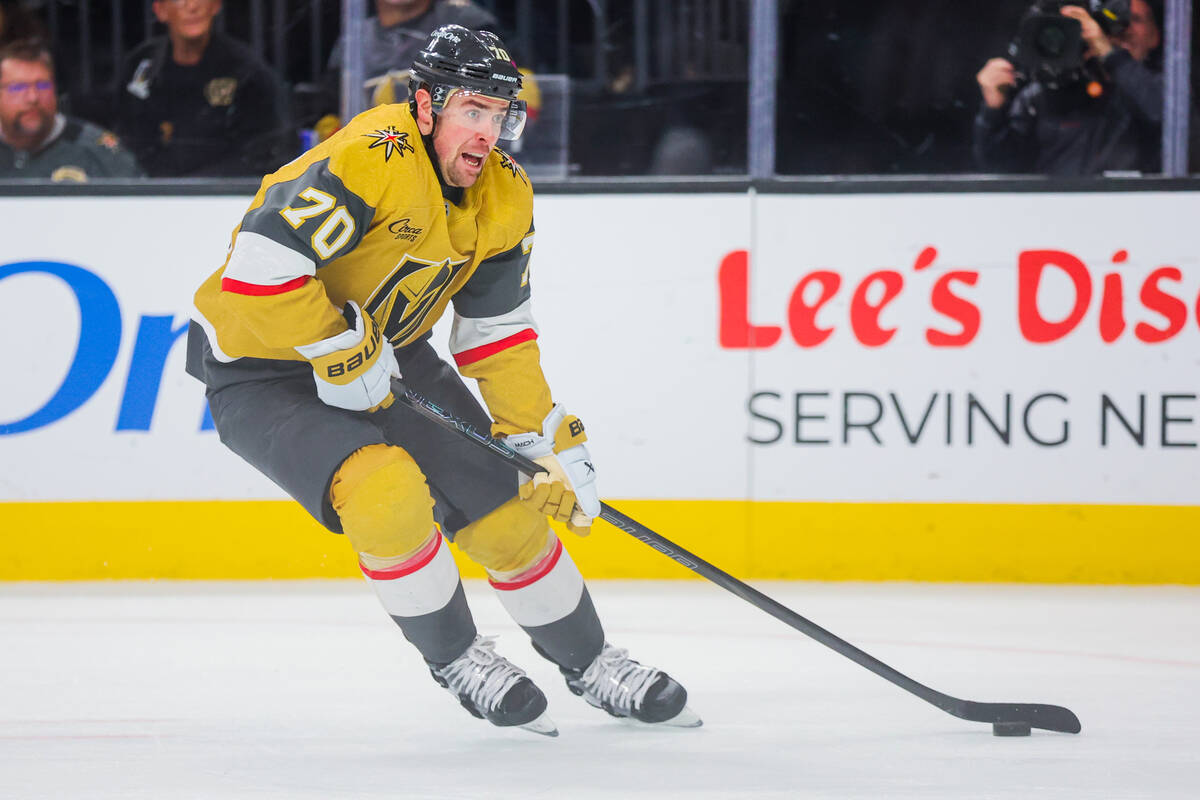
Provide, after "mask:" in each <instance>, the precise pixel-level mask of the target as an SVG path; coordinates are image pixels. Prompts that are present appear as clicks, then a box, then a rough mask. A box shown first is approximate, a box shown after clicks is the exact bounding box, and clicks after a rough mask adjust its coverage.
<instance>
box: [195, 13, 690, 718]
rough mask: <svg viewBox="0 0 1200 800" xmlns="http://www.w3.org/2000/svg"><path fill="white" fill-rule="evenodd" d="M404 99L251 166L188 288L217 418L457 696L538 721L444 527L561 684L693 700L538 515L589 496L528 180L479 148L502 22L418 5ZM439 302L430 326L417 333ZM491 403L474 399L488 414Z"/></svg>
mask: <svg viewBox="0 0 1200 800" xmlns="http://www.w3.org/2000/svg"><path fill="white" fill-rule="evenodd" d="M412 76H413V77H412V82H413V86H412V89H413V99H412V100H411V101H410V102H409V103H407V104H401V105H384V106H379V107H377V108H374V109H372V110H370V111H367V112H365V113H363V114H361V115H359V116H358V117H356V118H355V119H353V120H352V121H351V122H350V124H349V125H347V126H346V127H345V128H344V129H342V130H341V131H340V132H338V133H337V134H336V135H335V136H333V137H332V138H330V139H329V140H328V141H326V142H324V143H322V144H320V145H319V146H317V147H315V148H313V149H312V150H310V151H309V152H307V153H305V154H304V155H303V156H301V157H300V158H298V159H297V160H295V161H293V162H292V163H290V164H287V165H286V166H284V167H282V168H281V169H279V170H278V171H276V172H274V173H272V174H271V175H268V176H267V177H266V178H265V179H264V180H263V182H262V186H261V188H260V189H259V191H258V194H257V195H256V196H255V198H254V201H253V203H252V204H251V205H250V209H249V211H248V212H247V213H246V215H245V217H244V218H243V219H242V222H241V225H240V226H239V227H238V228H237V229H236V230H235V231H234V234H233V242H232V244H231V246H230V250H229V253H228V256H227V258H226V260H225V263H224V265H223V266H222V267H221V268H220V269H218V270H217V271H216V272H215V273H214V274H213V275H212V276H211V277H209V279H208V280H207V281H205V283H204V284H203V285H202V286H201V287H200V289H199V290H198V291H197V293H196V298H195V301H196V309H197V311H198V314H197V317H196V320H195V321H194V322H193V324H192V325H191V327H190V330H189V336H188V371H189V372H190V373H191V374H192V375H194V376H196V377H197V378H199V379H200V380H202V381H203V382H204V383H205V384H206V385H207V395H208V401H209V406H210V408H211V411H212V416H213V420H214V422H215V424H216V428H217V431H218V433H219V434H220V437H221V441H222V442H224V443H225V444H226V445H228V446H229V447H230V449H232V450H233V451H234V452H236V453H237V454H238V455H240V456H241V457H242V458H244V459H246V460H247V461H248V462H249V463H251V464H252V465H254V466H255V467H256V468H258V469H259V470H260V471H262V472H263V473H264V474H266V475H267V476H268V477H270V478H271V479H272V480H273V481H275V482H276V483H277V484H279V485H280V486H281V487H282V488H283V489H285V490H286V491H287V492H288V493H289V494H290V495H291V496H292V497H293V498H295V499H296V500H297V501H298V502H300V503H301V504H302V505H303V506H304V508H305V509H306V510H308V512H309V513H310V514H312V515H313V516H314V517H315V518H316V519H317V520H318V521H320V522H321V523H322V524H323V525H325V526H326V527H327V528H329V529H330V530H332V531H334V532H341V533H344V534H345V535H346V537H347V539H349V542H350V544H351V545H352V546H353V547H354V549H355V551H356V552H357V554H358V558H359V563H360V565H361V568H362V572H363V574H364V575H365V576H366V579H367V581H368V582H369V583H370V584H371V586H372V587H373V588H374V589H375V591H376V593H377V595H378V597H379V599H380V601H381V602H382V604H383V606H384V608H385V610H386V611H387V612H388V614H389V615H391V617H392V618H393V619H394V620H395V621H396V623H397V624H398V625H399V626H400V629H401V631H402V632H403V634H404V636H405V637H406V638H407V639H408V640H409V641H410V642H411V643H412V644H413V645H415V646H416V648H417V649H418V650H419V651H420V653H421V655H422V657H423V658H424V659H425V661H426V663H427V664H428V665H429V669H430V671H431V672H432V674H433V677H434V680H435V681H437V683H439V684H440V685H442V686H444V687H445V688H447V689H448V690H449V691H450V692H451V693H452V694H454V695H455V696H456V697H457V698H458V699H459V701H460V702H461V703H462V705H463V706H464V707H466V709H467V710H468V711H470V712H471V713H472V714H474V715H475V716H478V717H482V718H484V719H487V720H488V721H490V722H492V723H493V724H495V725H500V726H513V725H517V726H521V727H525V728H528V729H530V730H533V731H536V732H538V733H545V734H549V735H555V734H556V733H557V730H556V729H555V727H554V724H553V723H552V722H550V721H549V719H548V718H547V717H546V715H545V709H546V697H545V695H544V694H543V693H542V691H541V690H540V689H539V688H538V687H537V686H536V685H535V684H534V683H533V682H532V681H531V680H530V679H529V678H528V677H526V675H525V673H524V672H523V671H522V670H520V669H518V668H517V667H516V666H514V665H513V664H511V663H510V662H509V661H508V660H507V659H505V658H503V657H502V656H500V655H498V654H497V653H496V652H495V642H494V637H481V636H479V635H478V633H477V632H476V629H475V624H474V622H473V621H472V617H471V612H470V610H469V608H468V607H467V602H466V598H465V596H464V594H463V589H462V584H461V581H460V578H459V574H458V571H457V569H456V567H455V563H454V560H453V559H452V558H451V556H450V554H449V552H448V549H447V544H446V542H445V541H444V540H451V541H453V542H454V544H455V545H457V546H458V548H459V549H460V550H462V551H463V552H465V553H466V554H467V555H468V556H469V557H470V558H471V559H473V560H474V561H476V562H477V563H479V564H481V565H483V566H484V567H485V568H486V570H487V573H488V575H489V576H490V582H491V584H492V586H493V587H495V589H496V590H497V592H498V594H499V596H500V600H501V602H502V603H503V605H504V607H505V608H506V609H507V610H508V612H509V613H510V614H511V615H512V617H513V619H514V620H516V622H517V623H518V624H520V625H521V627H522V628H523V629H524V630H525V631H526V632H527V633H528V634H529V636H530V638H531V639H532V641H533V646H534V648H535V649H536V650H537V652H539V653H540V654H541V655H543V656H544V657H546V658H547V659H549V660H550V661H552V662H553V663H554V664H556V665H557V666H558V668H559V670H560V671H561V672H562V674H563V675H564V676H565V678H566V682H567V685H568V686H569V687H570V689H571V691H572V692H574V693H575V694H577V695H582V696H583V697H584V698H585V699H586V700H587V701H588V702H589V703H591V704H592V705H594V706H597V707H600V708H603V709H605V710H606V711H608V712H609V713H610V714H612V715H614V716H617V717H628V718H632V719H635V720H640V721H642V722H646V723H663V724H670V725H679V726H694V725H699V724H700V719H699V717H697V716H696V715H695V713H693V712H692V711H691V710H690V709H689V708H687V692H686V691H685V690H684V688H683V687H682V686H681V685H680V684H679V683H678V682H677V681H675V680H673V679H672V678H671V677H670V676H668V675H667V674H666V673H665V672H662V671H660V670H657V669H654V668H652V667H649V666H645V665H642V664H640V663H638V662H637V661H634V660H632V659H631V658H629V656H628V654H627V652H626V651H625V650H621V649H618V648H615V647H613V646H611V645H609V644H608V643H607V642H606V641H605V636H604V631H603V628H602V627H601V624H600V620H599V618H598V617H597V615H596V611H595V609H594V607H593V605H592V600H591V597H590V595H589V593H588V590H587V588H586V586H585V585H584V582H583V577H582V575H580V573H579V570H578V569H577V568H576V566H575V564H574V563H573V562H572V561H571V557H570V556H569V555H568V554H567V552H566V551H565V549H564V548H563V545H562V542H561V541H559V540H558V538H557V537H556V536H555V535H554V534H553V532H552V531H551V529H550V527H549V524H548V521H547V517H548V516H550V517H553V518H555V519H557V520H559V521H561V522H565V523H566V524H567V526H568V527H569V528H570V529H571V530H572V531H573V532H575V533H578V534H586V533H587V532H588V530H589V527H590V525H591V522H592V519H593V518H594V517H595V516H596V515H597V514H598V513H599V507H600V503H599V499H598V496H597V493H596V485H595V480H594V471H593V469H592V464H591V458H590V456H589V455H588V451H587V445H586V444H585V442H586V440H587V437H586V435H585V434H584V430H583V425H582V424H580V422H579V420H578V419H577V418H575V417H574V416H572V415H570V414H568V413H567V412H566V411H565V409H564V408H563V406H561V405H559V404H556V403H554V402H553V401H552V400H551V395H550V389H549V388H548V386H547V385H546V380H545V378H544V377H543V374H542V370H541V367H540V364H539V352H538V346H537V342H536V339H537V333H536V327H535V326H534V322H533V318H532V316H531V314H530V280H529V257H530V250H531V247H532V244H533V222H532V201H533V198H532V192H531V189H530V185H529V180H528V178H527V177H526V175H525V173H524V171H523V170H522V169H521V167H520V166H518V165H517V164H516V163H515V162H514V161H513V160H512V159H511V158H509V157H508V156H507V155H506V154H505V153H504V152H502V151H500V150H498V149H496V148H495V144H496V141H497V139H498V138H500V137H501V135H502V134H504V135H505V136H506V137H507V138H515V136H517V135H519V134H520V131H521V128H522V127H523V124H524V107H523V104H522V103H521V102H520V101H518V100H516V97H517V93H518V92H519V91H520V88H521V76H520V73H519V72H518V71H517V68H516V66H515V65H514V64H513V63H512V61H511V59H510V58H509V57H508V54H507V53H506V52H505V50H504V45H503V44H502V42H501V41H500V39H499V38H498V37H496V36H495V35H493V34H490V33H486V32H482V31H471V30H469V29H467V28H464V27H461V26H457V25H446V26H442V27H440V28H438V29H436V30H435V31H434V32H433V34H432V35H431V37H430V38H429V40H428V43H427V44H426V46H425V49H424V50H422V51H421V53H420V54H419V55H418V56H417V58H416V60H415V62H414V64H413V66H412ZM451 303H452V304H453V306H454V312H453V313H454V324H453V329H452V333H451V337H450V350H451V352H452V354H453V356H454V360H455V362H456V363H457V365H458V371H459V373H461V375H463V376H465V377H469V378H474V379H476V380H477V381H478V382H479V390H480V393H481V395H482V396H483V399H484V401H485V403H486V405H487V408H488V412H489V413H485V412H484V411H483V409H482V408H481V407H480V406H479V404H478V403H477V402H476V401H475V400H474V399H473V396H472V395H471V393H470V392H469V391H468V390H467V388H466V386H465V385H464V384H463V381H462V379H461V378H460V377H459V376H458V375H457V374H455V372H454V370H453V369H452V368H451V367H450V366H449V365H448V364H446V363H445V362H443V361H442V360H440V359H439V358H438V356H437V355H436V354H435V352H434V350H433V348H432V347H431V346H430V344H429V342H428V339H429V335H430V329H431V328H432V326H433V324H434V322H435V321H436V320H437V319H438V318H439V317H440V316H441V315H442V313H443V312H444V311H445V310H446V307H447V305H448V304H451ZM394 376H403V380H404V382H405V384H407V385H409V386H411V387H413V388H414V389H416V390H417V391H419V392H420V393H421V394H423V395H425V396H427V397H430V398H432V399H433V400H434V401H435V402H437V403H438V404H439V405H441V406H443V407H444V408H447V409H448V410H450V411H452V412H453V413H454V414H456V415H458V416H459V417H462V418H466V419H467V420H469V421H470V422H471V423H472V424H474V425H478V426H487V425H489V424H490V425H491V430H492V432H493V434H494V435H497V436H505V437H507V441H508V443H509V444H510V445H512V446H514V447H516V448H518V449H519V450H520V451H521V452H523V453H524V454H526V455H527V456H529V457H530V458H533V459H535V460H537V461H538V463H539V464H541V465H543V466H544V467H546V469H547V470H548V471H549V475H548V476H547V474H546V473H543V474H541V475H539V476H538V478H536V479H535V480H533V481H529V482H525V483H523V484H521V485H520V486H518V478H517V476H516V474H515V473H514V472H506V471H504V470H503V469H501V470H497V469H496V468H495V466H494V465H493V461H492V459H491V457H490V456H489V455H488V454H486V453H482V452H479V451H477V449H476V448H475V447H473V446H472V445H471V443H469V442H466V441H464V440H462V439H460V438H458V437H455V436H453V435H451V434H448V433H446V432H445V431H443V430H442V429H440V428H437V427H436V426H432V425H430V424H429V423H428V421H426V420H423V419H421V418H420V417H419V416H417V415H416V413H415V412H412V411H411V410H409V409H408V408H407V407H404V406H403V405H402V404H399V403H397V404H394V405H393V396H392V394H391V391H392V389H391V386H392V383H391V380H392V378H393V377H394ZM489 415H490V416H489Z"/></svg>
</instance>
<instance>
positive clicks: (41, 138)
mask: <svg viewBox="0 0 1200 800" xmlns="http://www.w3.org/2000/svg"><path fill="white" fill-rule="evenodd" d="M141 174H142V172H141V170H140V169H138V165H137V162H136V161H134V159H133V156H131V155H130V154H129V153H127V152H126V151H125V150H123V149H121V146H120V144H119V143H118V142H117V137H116V136H114V135H113V134H111V133H109V132H108V131H106V130H102V129H101V128H98V127H97V126H95V125H93V124H92V123H90V122H85V121H84V120H81V119H76V118H74V117H68V116H66V115H64V114H61V113H59V111H58V92H57V87H56V85H55V81H54V60H53V59H52V58H51V56H50V50H49V49H48V48H47V47H46V46H45V45H44V44H42V43H41V42H38V41H34V40H30V41H18V42H11V43H9V44H7V45H4V46H3V47H0V178H43V179H49V180H52V181H57V182H70V183H85V182H87V181H88V180H89V179H91V178H137V177H140V176H141Z"/></svg>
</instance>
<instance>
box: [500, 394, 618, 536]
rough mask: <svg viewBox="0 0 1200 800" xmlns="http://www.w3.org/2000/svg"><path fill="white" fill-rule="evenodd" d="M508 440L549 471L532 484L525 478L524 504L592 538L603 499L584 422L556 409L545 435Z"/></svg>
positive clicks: (549, 417) (544, 428)
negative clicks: (598, 486)
mask: <svg viewBox="0 0 1200 800" xmlns="http://www.w3.org/2000/svg"><path fill="white" fill-rule="evenodd" d="M504 441H505V443H506V444H507V445H508V446H509V447H511V448H513V449H514V450H516V451H517V452H518V453H520V454H521V455H523V456H525V457H526V458H530V459H533V460H534V461H535V462H537V463H538V464H540V465H541V466H543V467H545V468H546V470H547V472H539V473H538V474H537V475H535V476H534V477H533V480H529V479H528V478H524V477H523V478H522V483H521V488H520V495H519V496H520V498H521V500H522V501H523V502H524V503H526V504H527V505H530V506H532V507H534V508H536V509H537V510H538V511H540V512H541V513H543V514H546V515H547V516H549V517H552V518H553V519H556V520H558V521H559V522H564V523H566V525H567V529H568V530H570V531H571V532H572V533H575V534H578V535H579V536H587V535H588V534H589V533H590V532H591V528H592V520H593V519H595V518H596V517H598V516H599V515H600V496H599V494H597V492H596V470H595V469H594V468H593V467H592V457H591V455H589V454H588V451H587V447H585V446H584V444H583V443H584V442H586V441H587V435H586V434H585V433H584V432H583V423H582V422H580V421H579V419H578V418H577V417H574V416H567V412H566V410H565V409H563V407H562V406H560V405H556V406H554V408H553V409H551V411H550V413H549V414H548V415H547V416H546V419H545V421H543V422H542V432H541V433H540V434H539V433H532V432H531V433H518V434H514V435H512V436H509V437H508V438H506V439H505V440H504Z"/></svg>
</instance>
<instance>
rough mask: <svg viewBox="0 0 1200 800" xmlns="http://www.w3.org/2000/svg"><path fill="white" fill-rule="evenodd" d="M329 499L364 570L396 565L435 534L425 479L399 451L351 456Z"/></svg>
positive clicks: (379, 447)
mask: <svg viewBox="0 0 1200 800" xmlns="http://www.w3.org/2000/svg"><path fill="white" fill-rule="evenodd" d="M329 499H330V502H331V503H332V504H333V509H334V510H335V511H336V512H337V514H338V516H339V517H340V518H341V520H342V530H343V531H344V532H345V534H346V538H348V539H349V540H350V544H351V545H352V546H353V547H354V551H355V552H356V553H358V554H359V556H360V557H361V558H362V559H363V563H364V565H365V566H367V567H369V568H373V569H381V568H386V567H388V566H393V565H394V564H398V563H401V562H402V561H404V559H405V558H407V557H408V556H410V555H411V554H413V553H415V552H416V551H417V550H419V549H420V548H421V546H422V545H423V544H425V542H427V541H429V536H430V533H431V532H432V531H434V525H433V498H432V497H431V496H430V495H429V487H428V486H426V485H425V476H424V475H423V474H422V473H421V470H420V468H419V467H418V466H417V462H415V461H413V459H412V456H410V455H409V454H408V453H406V452H404V450H402V449H401V448H399V447H393V446H391V445H385V444H373V445H369V446H367V447H364V448H362V449H360V450H356V451H355V452H353V453H351V454H350V457H349V458H347V459H346V460H345V461H343V462H342V466H341V467H339V468H338V471H337V472H336V473H335V474H334V476H333V481H332V482H331V483H330V486H329ZM368 562H371V563H368Z"/></svg>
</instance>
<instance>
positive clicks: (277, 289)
mask: <svg viewBox="0 0 1200 800" xmlns="http://www.w3.org/2000/svg"><path fill="white" fill-rule="evenodd" d="M309 277H310V276H308V275H301V276H300V277H299V278H293V279H292V280H290V281H285V282H283V283H280V284H276V285H274V286H267V285H265V284H261V283H245V282H244V281H236V280H234V279H233V278H221V291H222V292H233V293H234V294H248V295H253V296H255V297H262V296H264V295H270V294H283V293H285V292H290V291H292V290H293V289H299V288H300V287H301V286H303V285H304V284H306V283H308V279H309Z"/></svg>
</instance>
